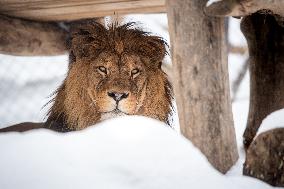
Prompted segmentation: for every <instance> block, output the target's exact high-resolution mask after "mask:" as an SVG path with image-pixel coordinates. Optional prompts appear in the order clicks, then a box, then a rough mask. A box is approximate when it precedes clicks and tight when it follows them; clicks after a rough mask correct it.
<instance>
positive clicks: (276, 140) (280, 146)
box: [243, 128, 284, 187]
mask: <svg viewBox="0 0 284 189" xmlns="http://www.w3.org/2000/svg"><path fill="white" fill-rule="evenodd" d="M243 174H244V175H247V176H251V177H255V178H258V179H260V180H263V181H264V182H267V183H269V184H271V185H272V186H278V187H284V128H276V129H272V130H269V131H266V132H263V133H261V134H260V135H258V136H257V137H256V139H255V140H254V141H253V142H252V144H251V145H250V146H249V148H248V150H247V152H246V161H245V163H244V167H243Z"/></svg>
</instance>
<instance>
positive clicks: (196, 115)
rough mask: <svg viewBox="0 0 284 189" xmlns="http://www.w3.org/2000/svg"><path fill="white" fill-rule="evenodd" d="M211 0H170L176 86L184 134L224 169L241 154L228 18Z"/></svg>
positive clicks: (170, 26)
mask: <svg viewBox="0 0 284 189" xmlns="http://www.w3.org/2000/svg"><path fill="white" fill-rule="evenodd" d="M206 2H207V1H206V0H191V1H187V0H179V1H175V0H168V1H167V11H168V21H169V29H170V30H169V31H170V38H171V53H172V60H173V68H174V77H175V79H174V83H173V84H174V91H175V97H176V100H177V108H178V114H179V120H180V126H181V132H182V134H183V135H184V136H185V137H187V138H188V139H190V140H191V141H192V142H193V144H194V145H196V146H197V147H198V148H199V149H200V150H201V151H202V152H203V153H204V154H205V156H206V157H207V158H208V160H209V162H210V163H211V164H212V165H213V166H214V167H215V168H216V169H218V170H219V171H221V172H222V173H225V172H226V171H228V170H229V169H230V167H231V166H232V165H234V163H235V162H236V161H237V159H238V152H237V145H236V137H235V131H234V125H233V118H232V110H231V101H230V94H229V81H228V68H227V48H226V40H225V39H226V34H225V20H224V19H223V18H210V17H207V16H206V15H204V13H203V11H202V10H203V8H204V6H205V4H206Z"/></svg>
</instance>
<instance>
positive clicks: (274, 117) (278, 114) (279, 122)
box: [257, 109, 284, 135]
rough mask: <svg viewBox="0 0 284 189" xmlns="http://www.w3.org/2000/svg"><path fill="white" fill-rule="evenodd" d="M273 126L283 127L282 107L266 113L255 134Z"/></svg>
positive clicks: (283, 110) (283, 112)
mask: <svg viewBox="0 0 284 189" xmlns="http://www.w3.org/2000/svg"><path fill="white" fill-rule="evenodd" d="M275 128H284V109H281V110H277V111H275V112H272V113H271V114H270V115H268V116H267V117H266V118H265V119H264V120H263V121H262V123H261V125H260V127H259V130H258V132H257V135H258V134H260V133H263V132H265V131H268V130H271V129H275Z"/></svg>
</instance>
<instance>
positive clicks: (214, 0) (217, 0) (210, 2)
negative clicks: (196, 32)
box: [206, 0, 222, 7]
mask: <svg viewBox="0 0 284 189" xmlns="http://www.w3.org/2000/svg"><path fill="white" fill-rule="evenodd" d="M219 1H222V0H209V1H208V2H207V3H206V7H209V6H210V5H212V4H213V3H217V2H219Z"/></svg>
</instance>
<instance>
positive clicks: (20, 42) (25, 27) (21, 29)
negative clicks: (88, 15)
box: [0, 15, 104, 56]
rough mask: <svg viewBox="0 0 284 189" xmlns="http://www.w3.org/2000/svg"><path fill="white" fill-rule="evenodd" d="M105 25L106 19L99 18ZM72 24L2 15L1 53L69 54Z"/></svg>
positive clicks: (0, 32)
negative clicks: (67, 42)
mask: <svg viewBox="0 0 284 189" xmlns="http://www.w3.org/2000/svg"><path fill="white" fill-rule="evenodd" d="M96 21H97V22H100V23H103V22H104V18H97V19H96ZM71 23H72V22H68V23H61V24H62V25H64V27H61V26H60V24H59V23H56V22H37V21H30V20H24V19H19V18H12V17H8V16H4V15H0V25H1V27H0V53H2V54H10V55H17V56H50V55H61V54H65V53H67V47H66V40H67V38H68V33H69V31H68V30H69V25H70V24H71Z"/></svg>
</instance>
